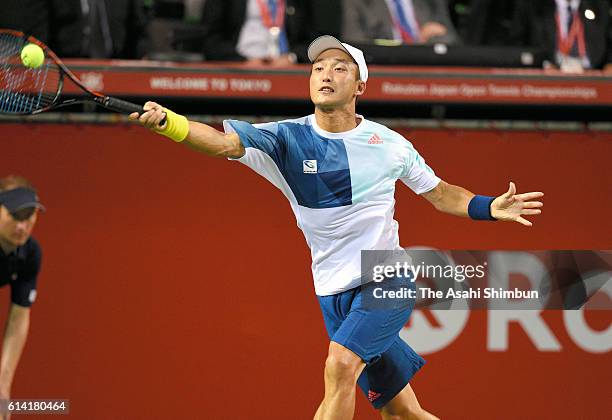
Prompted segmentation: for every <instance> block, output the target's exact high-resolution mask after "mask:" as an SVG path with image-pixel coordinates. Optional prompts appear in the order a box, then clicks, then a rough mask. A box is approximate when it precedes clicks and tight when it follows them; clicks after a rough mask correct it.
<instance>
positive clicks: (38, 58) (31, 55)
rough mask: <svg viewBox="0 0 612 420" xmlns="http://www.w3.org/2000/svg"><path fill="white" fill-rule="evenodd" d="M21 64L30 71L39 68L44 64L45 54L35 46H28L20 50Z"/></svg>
mask: <svg viewBox="0 0 612 420" xmlns="http://www.w3.org/2000/svg"><path fill="white" fill-rule="evenodd" d="M21 62H22V63H23V65H24V66H26V67H29V68H31V69H35V68H37V67H40V66H42V64H43V63H44V62H45V52H44V51H43V49H42V48H40V47H39V46H38V45H36V44H28V45H26V46H25V47H23V49H22V50H21Z"/></svg>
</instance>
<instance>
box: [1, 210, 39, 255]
mask: <svg viewBox="0 0 612 420" xmlns="http://www.w3.org/2000/svg"><path fill="white" fill-rule="evenodd" d="M37 218H38V209H36V208H26V209H22V210H19V211H18V212H16V213H15V215H12V214H11V213H9V211H8V210H7V209H6V207H4V206H0V241H2V242H5V243H8V244H9V245H11V246H21V245H23V244H25V243H26V242H27V241H28V238H29V237H30V235H31V234H32V229H34V225H35V224H36V219H37Z"/></svg>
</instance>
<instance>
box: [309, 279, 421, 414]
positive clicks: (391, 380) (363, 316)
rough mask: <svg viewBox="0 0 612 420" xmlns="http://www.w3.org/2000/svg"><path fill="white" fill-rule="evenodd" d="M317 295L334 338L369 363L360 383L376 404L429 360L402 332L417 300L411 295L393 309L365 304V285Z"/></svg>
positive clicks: (383, 402) (390, 396)
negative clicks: (410, 297)
mask: <svg viewBox="0 0 612 420" xmlns="http://www.w3.org/2000/svg"><path fill="white" fill-rule="evenodd" d="M412 287H414V284H413V285H412ZM317 297H318V299H319V305H320V306H321V311H322V312H323V319H324V321H325V327H326V328H327V334H328V335H329V338H330V340H331V341H334V342H336V343H338V344H340V345H342V346H344V347H346V348H348V349H349V350H351V351H352V352H354V353H355V354H357V355H358V356H359V357H361V359H362V360H363V361H364V362H365V363H366V367H365V369H364V371H363V372H362V373H361V376H359V379H358V381H357V383H358V385H359V387H360V388H361V390H362V391H363V393H364V394H365V395H366V397H368V400H369V401H370V402H371V403H372V405H373V406H374V408H377V409H380V408H382V407H384V406H385V405H386V404H387V403H388V402H389V401H391V400H392V399H393V397H395V396H396V395H397V394H398V393H399V392H400V391H401V390H402V389H404V387H405V386H406V385H407V384H408V382H410V380H411V379H412V377H413V376H414V374H415V373H416V372H417V371H418V370H419V369H420V368H421V367H422V366H423V365H424V364H425V360H424V359H423V358H422V357H421V356H419V355H418V354H416V353H415V351H414V350H413V349H412V348H411V347H410V346H409V345H408V344H406V342H405V341H404V340H402V339H401V338H400V336H399V332H400V331H401V329H402V328H403V327H404V325H406V322H407V321H408V318H409V317H410V314H411V313H412V308H413V307H414V301H410V300H408V299H407V300H405V302H402V304H401V305H397V306H395V307H393V308H391V309H368V308H366V307H364V306H363V305H362V290H361V287H356V288H354V289H350V290H347V291H345V292H342V293H339V294H336V295H330V296H317Z"/></svg>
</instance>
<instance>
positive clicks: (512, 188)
mask: <svg viewBox="0 0 612 420" xmlns="http://www.w3.org/2000/svg"><path fill="white" fill-rule="evenodd" d="M515 193H516V186H515V185H514V182H510V185H509V186H508V191H506V193H505V194H504V195H503V196H502V197H503V198H504V199H505V200H507V201H508V202H509V203H512V202H514V194H515Z"/></svg>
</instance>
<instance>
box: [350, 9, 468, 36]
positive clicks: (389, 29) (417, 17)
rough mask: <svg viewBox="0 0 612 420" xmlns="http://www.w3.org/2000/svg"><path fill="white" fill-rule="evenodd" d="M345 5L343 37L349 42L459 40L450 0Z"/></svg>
mask: <svg viewBox="0 0 612 420" xmlns="http://www.w3.org/2000/svg"><path fill="white" fill-rule="evenodd" d="M343 7H344V10H343V22H342V23H343V25H342V27H343V34H342V38H343V39H344V40H346V41H347V42H356V43H368V42H372V41H373V40H376V39H381V40H395V41H397V42H398V43H402V44H431V43H438V42H441V43H446V44H456V43H458V42H459V37H458V36H457V32H456V31H455V28H454V27H453V24H452V23H451V21H450V16H449V9H448V3H447V2H446V0H344V1H343Z"/></svg>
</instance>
